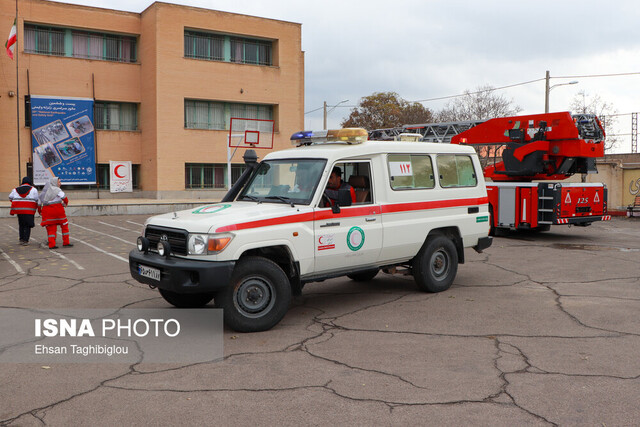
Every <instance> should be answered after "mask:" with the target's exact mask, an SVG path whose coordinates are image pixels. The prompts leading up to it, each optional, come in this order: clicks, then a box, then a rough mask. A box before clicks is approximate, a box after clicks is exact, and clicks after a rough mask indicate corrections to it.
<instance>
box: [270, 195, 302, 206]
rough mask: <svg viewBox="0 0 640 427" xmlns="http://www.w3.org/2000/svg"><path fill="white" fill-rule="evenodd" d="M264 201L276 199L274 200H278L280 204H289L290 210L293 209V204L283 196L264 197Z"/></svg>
mask: <svg viewBox="0 0 640 427" xmlns="http://www.w3.org/2000/svg"><path fill="white" fill-rule="evenodd" d="M265 199H276V200H280V201H281V202H284V203H289V204H290V205H291V207H292V208H294V207H295V205H294V204H293V202H292V201H291V199H290V198H288V197H284V196H267V197H265Z"/></svg>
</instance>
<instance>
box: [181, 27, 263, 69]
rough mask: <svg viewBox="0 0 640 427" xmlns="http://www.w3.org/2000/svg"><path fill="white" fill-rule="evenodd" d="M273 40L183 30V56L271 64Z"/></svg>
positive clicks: (241, 62)
mask: <svg viewBox="0 0 640 427" xmlns="http://www.w3.org/2000/svg"><path fill="white" fill-rule="evenodd" d="M272 52H273V42H271V41H269V40H259V39H252V38H246V37H242V38H241V37H232V36H229V35H224V34H215V33H207V32H202V31H190V30H185V32H184V56H185V57H186V58H195V59H206V60H209V61H223V62H235V63H239V64H255V65H273V58H272Z"/></svg>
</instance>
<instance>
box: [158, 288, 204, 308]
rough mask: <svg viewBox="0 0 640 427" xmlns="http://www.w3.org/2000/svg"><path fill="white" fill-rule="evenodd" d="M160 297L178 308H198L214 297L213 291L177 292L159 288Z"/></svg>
mask: <svg viewBox="0 0 640 427" xmlns="http://www.w3.org/2000/svg"><path fill="white" fill-rule="evenodd" d="M159 290H160V295H162V298H164V300H165V301H166V302H168V303H169V304H171V305H173V306H174V307H178V308H200V307H204V306H205V305H207V304H208V303H209V302H210V301H211V300H212V299H213V297H214V294H213V293H210V292H208V293H200V294H179V293H176V292H172V291H167V290H166V289H159Z"/></svg>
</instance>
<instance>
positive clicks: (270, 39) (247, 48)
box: [0, 0, 304, 199]
mask: <svg viewBox="0 0 640 427" xmlns="http://www.w3.org/2000/svg"><path fill="white" fill-rule="evenodd" d="M15 15H16V4H15V2H14V1H8V0H4V1H2V2H1V3H0V22H1V23H2V26H0V30H1V31H4V32H5V33H7V34H8V33H9V29H10V27H11V23H12V22H13V20H14V18H15ZM17 34H18V44H17V46H16V54H17V61H18V70H17V73H18V79H16V62H15V60H11V59H10V58H9V57H8V56H7V55H6V54H4V53H3V54H2V55H1V59H0V67H2V74H1V76H2V77H1V78H0V114H1V117H2V121H0V132H1V134H2V138H1V139H0V147H1V152H2V157H1V158H2V168H0V194H7V193H8V192H9V191H11V188H13V187H14V186H15V185H17V184H18V183H19V179H20V175H26V173H27V170H29V168H30V167H31V163H32V160H33V159H32V150H31V129H30V115H29V101H30V96H31V95H43V96H53V97H84V98H94V99H95V110H94V112H95V116H94V122H95V123H94V125H95V129H96V132H95V138H96V146H97V156H96V157H97V172H98V180H99V182H100V184H101V187H102V188H108V187H107V186H108V179H109V168H108V166H109V161H110V160H116V161H124V160H129V161H131V162H132V163H133V175H134V193H133V196H134V197H147V198H158V199H163V198H216V197H220V196H221V195H222V194H224V189H225V188H226V187H227V186H228V182H227V173H226V167H227V166H226V161H227V148H226V147H227V141H228V134H229V131H228V128H229V120H230V118H231V117H245V118H256V119H271V120H274V122H275V126H274V129H275V134H274V135H275V138H274V149H282V148H285V147H288V146H289V136H290V135H291V134H292V133H293V132H295V131H298V130H301V129H302V128H303V125H304V53H303V52H302V50H301V25H300V24H296V23H290V22H284V21H277V20H272V19H264V18H259V17H254V16H246V15H238V14H232V13H226V12H220V11H214V10H207V9H201V8H195V7H187V6H178V5H174V4H168V3H161V2H155V3H153V4H152V5H150V6H149V7H148V8H147V9H145V10H144V11H143V12H142V13H130V12H121V11H115V10H109V9H100V8H94V7H85V6H77V5H71V4H65V3H54V2H49V1H45V0H18V20H17ZM16 80H18V83H19V84H17V81H16ZM16 102H17V105H16ZM18 110H19V120H20V126H19V131H20V137H19V144H18V134H17V132H18V126H17V124H16V117H17V114H18ZM25 121H26V122H25ZM18 145H19V153H18ZM266 152H267V151H266V150H265V151H262V150H260V151H258V155H259V156H260V157H263V156H264V154H266ZM241 156H242V150H239V152H238V153H236V155H235V157H234V159H233V163H234V165H236V166H232V173H233V176H234V177H235V176H237V175H238V174H239V173H240V171H241V168H242V165H241V163H242V157H241ZM18 159H19V160H18ZM19 168H20V171H19ZM232 179H233V178H232ZM74 190H78V191H81V192H82V197H83V198H91V197H95V194H96V188H95V186H92V187H91V189H90V188H87V187H82V188H81V187H77V188H74ZM100 194H101V197H104V196H102V194H104V195H105V196H107V197H109V196H108V191H104V192H102V191H101V192H100ZM114 196H116V197H127V196H129V197H130V196H131V193H129V194H128V195H125V194H117V195H114ZM76 197H77V196H76Z"/></svg>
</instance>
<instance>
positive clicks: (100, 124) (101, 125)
mask: <svg viewBox="0 0 640 427" xmlns="http://www.w3.org/2000/svg"><path fill="white" fill-rule="evenodd" d="M116 106H117V107H118V108H117V114H118V125H117V126H118V127H117V129H116V128H113V127H112V126H113V120H111V114H113V110H114V109H113V108H109V107H116ZM123 106H127V107H132V110H131V111H133V113H134V114H133V120H123V119H124V118H125V113H126V112H125V111H123V109H122V107H123ZM139 106H140V104H138V103H136V102H112V101H95V102H94V105H93V111H94V115H93V121H94V126H95V128H96V130H106V131H121V132H136V131H138V130H139V129H138V125H139V122H138V116H139V114H138V109H139ZM100 109H102V111H103V113H104V116H105V117H104V118H101V119H99V118H98V117H99V114H100V113H99V111H98V110H100ZM131 111H129V113H130V112H131ZM127 121H130V122H131V121H132V122H133V124H132V127H127V126H126V125H125V124H124V123H126V122H127ZM105 126H106V127H105Z"/></svg>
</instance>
